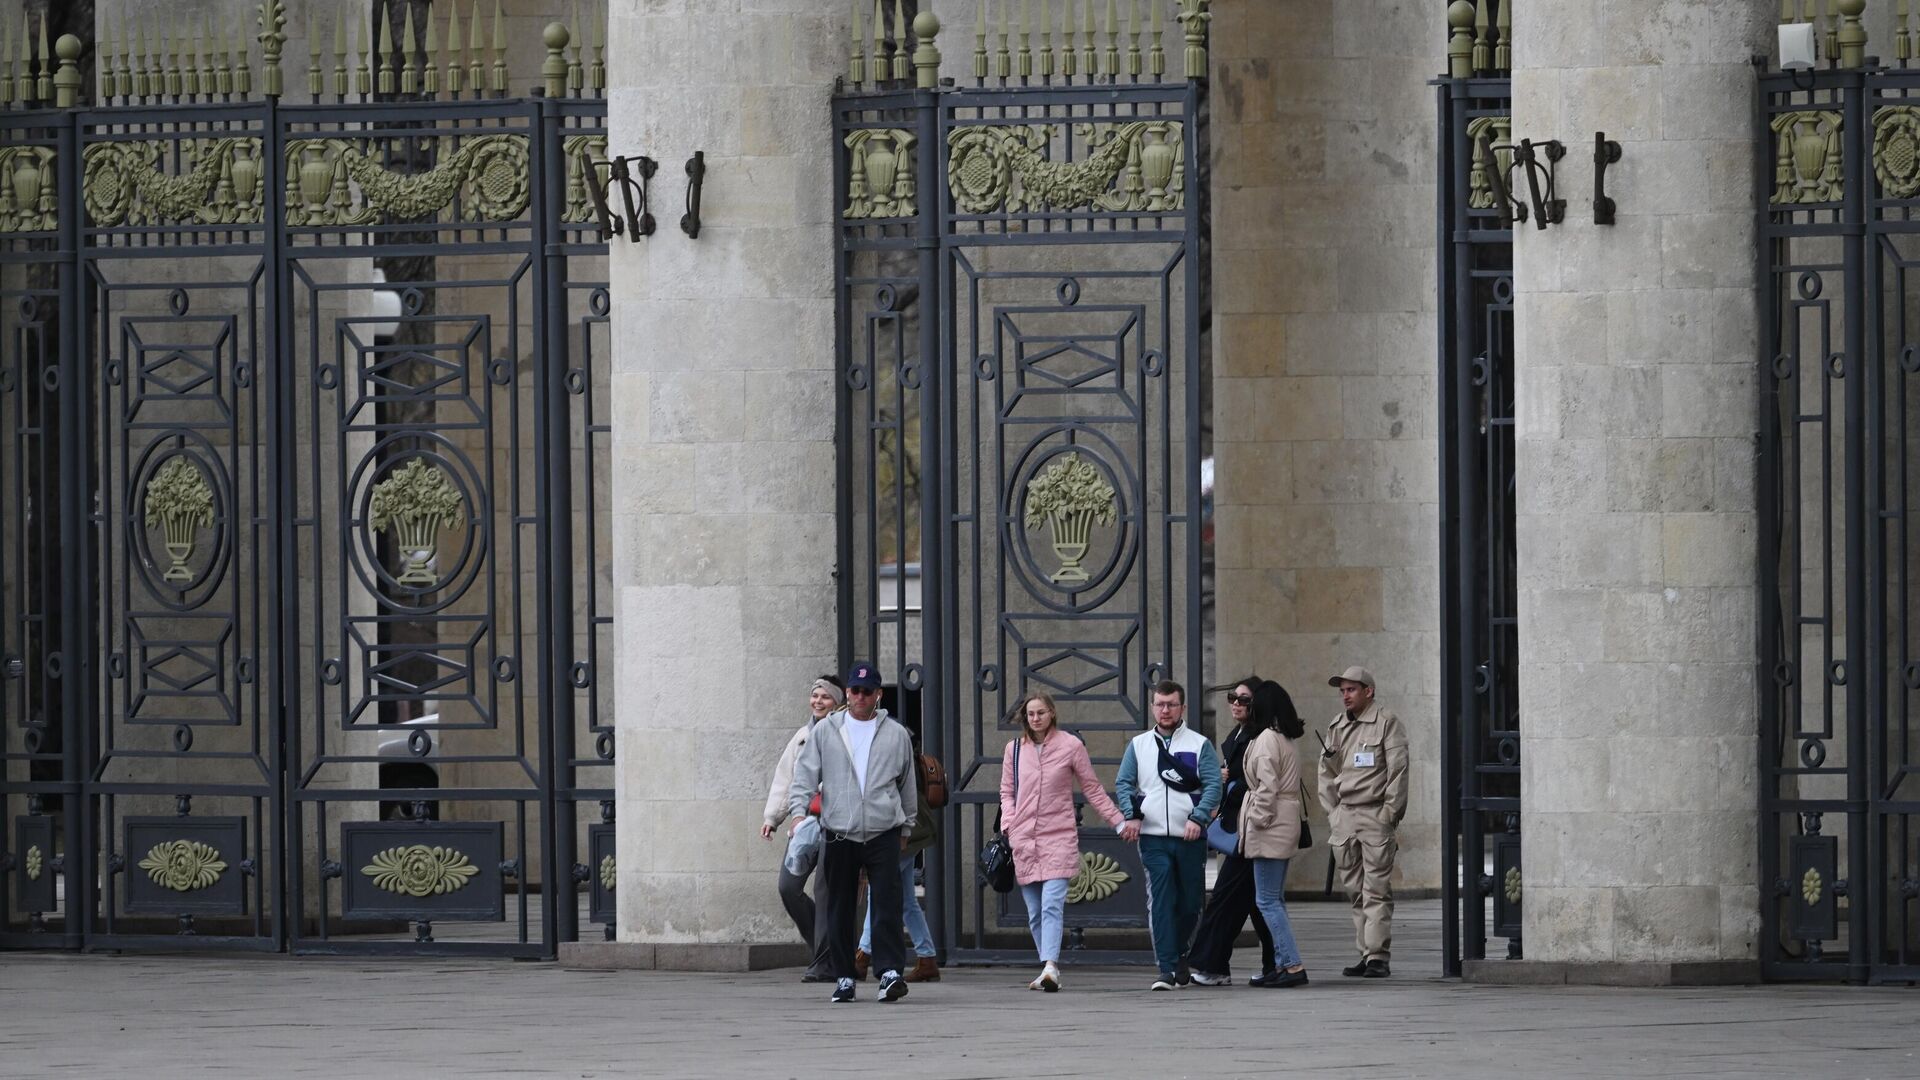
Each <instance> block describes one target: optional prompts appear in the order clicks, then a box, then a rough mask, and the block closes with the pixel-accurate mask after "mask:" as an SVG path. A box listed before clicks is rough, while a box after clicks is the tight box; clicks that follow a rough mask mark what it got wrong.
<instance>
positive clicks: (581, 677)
mask: <svg viewBox="0 0 1920 1080" xmlns="http://www.w3.org/2000/svg"><path fill="white" fill-rule="evenodd" d="M570 681H571V682H572V683H573V688H574V689H575V690H585V689H586V688H587V687H589V686H592V685H593V665H592V664H590V663H588V662H587V661H585V660H576V661H574V664H573V669H572V678H571V680H570Z"/></svg>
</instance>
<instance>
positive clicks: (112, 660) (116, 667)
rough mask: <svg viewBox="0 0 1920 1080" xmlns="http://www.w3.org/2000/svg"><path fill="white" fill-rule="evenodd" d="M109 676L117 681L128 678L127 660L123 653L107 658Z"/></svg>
mask: <svg viewBox="0 0 1920 1080" xmlns="http://www.w3.org/2000/svg"><path fill="white" fill-rule="evenodd" d="M107 674H108V675H109V676H110V677H112V678H115V679H124V678H126V677H127V658H126V656H125V654H123V653H114V654H113V655H112V656H109V657H107Z"/></svg>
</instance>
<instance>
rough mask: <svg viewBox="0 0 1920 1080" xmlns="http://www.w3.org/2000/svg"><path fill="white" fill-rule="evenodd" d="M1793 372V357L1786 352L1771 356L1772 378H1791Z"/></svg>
mask: <svg viewBox="0 0 1920 1080" xmlns="http://www.w3.org/2000/svg"><path fill="white" fill-rule="evenodd" d="M1793 372H1794V364H1793V357H1791V356H1788V355H1787V354H1786V353H1781V354H1780V355H1778V356H1776V357H1774V358H1773V377H1774V378H1776V379H1791V378H1793Z"/></svg>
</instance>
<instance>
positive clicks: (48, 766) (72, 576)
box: [0, 2, 613, 956]
mask: <svg viewBox="0 0 1920 1080" xmlns="http://www.w3.org/2000/svg"><path fill="white" fill-rule="evenodd" d="M453 6H455V5H448V7H449V8H452V7H453ZM403 10H404V12H405V17H404V19H403V18H402V11H403ZM458 17H459V16H458V13H451V14H450V15H449V16H448V17H447V18H446V19H445V20H444V21H442V20H436V19H433V18H431V17H430V18H429V19H428V20H427V23H426V26H425V27H422V28H420V30H419V31H418V32H416V27H415V23H414V19H413V8H412V6H410V5H396V6H394V7H392V8H391V9H389V8H386V7H382V8H381V9H379V10H378V11H369V10H368V9H367V8H366V7H364V6H361V5H360V4H357V3H348V4H345V5H343V6H342V8H341V10H340V11H339V12H337V13H336V20H335V22H334V24H333V33H332V47H331V49H328V48H327V42H326V41H325V40H324V39H325V37H326V35H325V34H324V32H322V31H321V30H319V29H317V28H318V27H321V26H324V25H325V24H324V22H323V21H321V20H317V19H310V21H309V24H308V35H309V42H308V44H309V49H310V56H309V70H308V72H307V88H308V91H309V94H310V97H311V103H303V104H293V103H289V102H287V101H284V100H282V97H283V94H282V91H283V89H284V87H283V83H284V82H285V81H286V79H287V75H286V73H284V72H283V70H282V66H281V60H280V51H281V44H282V42H283V41H284V39H285V35H284V32H283V27H284V23H285V10H284V6H283V5H281V4H279V3H277V2H275V3H268V4H265V5H261V10H260V25H259V30H260V33H259V41H260V42H261V43H262V47H261V50H260V52H259V53H258V54H254V55H250V51H251V50H250V49H249V48H248V47H246V46H245V45H243V44H239V43H237V42H236V45H235V47H234V48H231V49H230V48H229V47H228V44H227V42H226V40H225V38H226V35H225V33H224V32H223V33H222V34H221V36H220V37H219V38H218V39H214V40H203V39H198V38H197V39H195V40H194V42H193V43H192V44H191V45H189V44H188V42H187V40H186V38H185V35H181V36H180V37H178V38H176V39H174V40H173V42H172V44H171V45H170V46H167V47H165V48H163V47H161V45H160V42H159V40H158V38H157V36H156V37H155V39H153V40H154V45H153V46H151V47H149V46H148V45H147V44H146V43H145V42H146V41H147V40H148V39H147V38H146V37H145V36H144V35H142V36H141V37H139V38H136V39H135V40H134V41H118V42H116V41H108V42H105V43H103V44H102V45H101V46H100V47H99V48H98V49H97V50H96V60H95V71H96V73H97V80H98V85H97V93H96V94H95V95H94V100H95V104H93V105H91V106H85V105H81V104H79V100H80V99H81V98H82V97H84V96H85V95H86V94H87V92H88V91H89V90H91V89H95V88H91V87H86V86H83V85H81V84H82V81H83V76H82V75H81V74H80V70H79V68H78V65H77V63H76V61H77V60H78V59H79V58H80V56H81V54H82V43H81V42H79V41H78V40H76V39H73V38H62V39H61V40H60V41H59V42H58V43H57V45H56V47H55V50H54V53H55V55H54V56H53V57H49V54H48V49H47V46H46V43H45V40H44V35H43V36H42V39H41V42H40V44H39V53H38V59H39V70H38V78H37V79H36V78H33V77H18V78H16V77H15V73H14V71H13V70H12V65H11V64H9V65H8V67H9V71H8V72H7V73H6V74H4V75H0V102H11V103H13V104H11V105H10V106H9V107H8V108H7V109H5V110H4V111H0V275H4V277H3V278H0V308H3V309H4V310H0V372H3V374H0V408H3V409H4V419H0V507H3V508H0V515H3V516H4V529H3V530H0V561H3V562H4V571H3V572H0V617H3V618H4V621H3V622H0V651H4V654H5V659H6V664H7V667H6V672H5V674H6V676H7V681H6V682H5V683H4V694H0V729H4V732H5V742H4V744H0V749H4V766H5V773H4V776H3V777H0V794H4V795H5V798H6V803H7V806H6V826H5V827H6V840H7V842H6V845H5V852H6V855H5V863H4V866H5V869H6V871H7V872H8V875H9V878H10V880H9V882H8V884H9V885H10V888H7V889H5V890H4V895H0V944H5V945H12V946H23V945H24V946H34V945H39V946H45V945H49V944H55V943H58V944H62V945H67V946H84V947H112V948H124V947H139V946H143V945H144V946H164V947H166V948H170V949H172V948H181V947H195V946H210V945H211V946H219V947H222V948H254V949H268V950H275V949H292V950H294V951H298V952H401V953H456V952H471V953H499V954H509V955H517V956H551V955H553V953H554V951H555V949H556V944H557V942H559V941H562V940H568V939H571V938H573V937H575V936H576V935H577V933H578V927H579V922H580V921H581V919H582V917H583V916H584V917H585V918H586V919H588V920H590V921H599V922H603V923H608V924H609V925H610V923H611V919H612V910H613V909H612V903H611V889H612V872H611V868H612V858H613V855H612V852H613V845H612V828H613V824H612V812H611V807H612V802H611V800H612V791H611V763H612V758H613V743H612V733H611V729H610V728H609V727H608V726H607V725H606V724H605V723H603V718H605V717H606V716H608V715H609V712H608V710H605V708H604V700H603V696H604V694H605V692H606V691H605V689H604V688H603V687H602V686H601V685H600V683H599V680H598V679H597V677H596V673H597V672H598V671H599V669H600V667H601V664H600V660H601V658H602V657H603V655H604V646H605V642H603V641H602V640H601V638H602V634H603V633H604V629H603V628H604V626H605V624H606V623H607V622H608V619H607V617H606V616H605V615H604V614H603V613H602V610H601V604H600V597H601V595H602V591H601V590H602V588H603V584H602V582H600V581H599V579H598V578H597V577H596V575H597V574H598V572H599V570H600V562H601V561H602V560H601V559H599V558H598V553H599V552H600V551H601V550H603V547H602V545H604V544H605V542H606V538H605V536H604V524H603V517H604V515H603V513H602V510H603V508H604V505H605V499H604V482H605V478H604V475H602V470H600V469H598V468H597V462H598V461H600V460H601V458H602V451H603V449H604V441H605V438H606V434H607V427H606V423H605V417H604V415H603V413H604V410H603V407H602V406H601V405H600V404H599V401H600V400H601V399H600V397H599V395H600V394H601V393H602V392H603V391H604V380H605V370H604V368H605V364H604V360H605V326H604V324H605V321H606V316H607V312H608V306H609V305H608V300H607V293H606V285H605V281H604V259H603V256H604V251H605V248H604V245H603V244H602V243H601V237H600V232H599V227H598V224H597V221H596V220H595V218H594V215H593V211H592V207H591V203H590V200H589V198H588V192H587V187H586V183H585V181H586V179H587V177H588V175H589V171H590V170H592V169H594V168H595V167H596V163H597V162H599V161H601V160H603V159H604V154H605V127H604V124H605V106H604V102H603V101H601V100H599V99H600V97H601V95H602V91H603V88H604V85H605V79H604V70H605V69H604V64H603V60H602V52H603V49H602V43H603V41H604V29H603V28H602V27H600V26H599V25H598V24H596V26H595V27H594V28H593V29H592V31H591V33H590V34H569V33H568V32H567V31H566V30H565V29H564V28H562V27H559V26H557V25H556V26H552V27H549V28H548V31H547V36H546V41H545V44H546V45H547V47H548V50H547V51H548V56H547V65H546V67H545V69H544V70H543V75H544V82H545V86H544V90H545V93H544V94H539V95H536V96H533V97H528V98H518V97H510V96H508V92H507V91H508V87H509V86H510V85H512V80H511V79H510V73H509V71H508V67H507V63H506V39H505V35H504V32H503V30H504V27H503V24H502V23H501V22H500V20H499V19H498V18H497V17H496V18H495V20H494V22H493V24H492V26H491V28H490V33H487V34H485V36H484V37H483V30H485V29H487V28H485V27H483V26H482V25H481V24H480V23H478V22H473V23H471V24H470V26H469V28H468V30H469V31H470V32H471V36H466V35H464V34H463V32H462V30H461V28H460V26H459V24H458ZM376 27H377V28H378V33H377V35H376V33H375V32H374V28H376ZM349 31H351V32H350V33H349ZM443 35H444V36H443ZM588 37H591V38H592V41H591V43H590V44H589V42H588V40H587V38H588ZM442 40H444V41H445V42H447V44H448V47H447V48H446V49H445V50H442V49H440V48H439V46H438V45H437V42H438V41H442ZM362 41H364V44H361V42H362ZM463 44H467V45H470V46H471V52H469V53H467V55H466V57H465V59H464V61H463V59H462V57H461V52H462V50H461V46H462V45H463ZM256 64H257V66H256ZM256 71H257V73H258V81H259V85H260V89H261V90H262V91H264V92H263V93H255V92H254V88H253V83H254V81H255V72H256ZM383 273H384V275H385V276H386V277H388V278H390V279H391V280H384V281H383V280H382V274H383ZM582 803H585V804H587V805H588V806H589V807H593V808H597V812H589V813H588V814H586V815H581V814H579V813H578V812H577V811H578V807H579V805H580V804H582ZM582 816H584V817H586V818H589V819H591V823H590V822H587V821H581V820H579V819H580V818H581V817H582ZM583 853H584V857H583ZM576 859H580V860H581V861H579V862H576ZM576 883H585V884H586V893H585V895H584V897H582V896H581V895H580V894H579V892H578V888H577V885H576ZM583 900H584V906H585V909H586V910H585V911H584V912H583V911H582V910H581V908H582V901H583ZM543 901H544V902H543ZM450 928H452V929H451V930H450Z"/></svg>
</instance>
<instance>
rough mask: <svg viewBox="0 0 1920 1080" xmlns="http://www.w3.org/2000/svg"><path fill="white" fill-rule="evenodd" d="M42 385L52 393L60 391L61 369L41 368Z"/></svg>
mask: <svg viewBox="0 0 1920 1080" xmlns="http://www.w3.org/2000/svg"><path fill="white" fill-rule="evenodd" d="M40 385H41V386H42V387H45V388H46V391H47V392H48V393H50V394H53V393H58V392H59V391H60V369H59V368H52V367H50V368H41V369H40Z"/></svg>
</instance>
